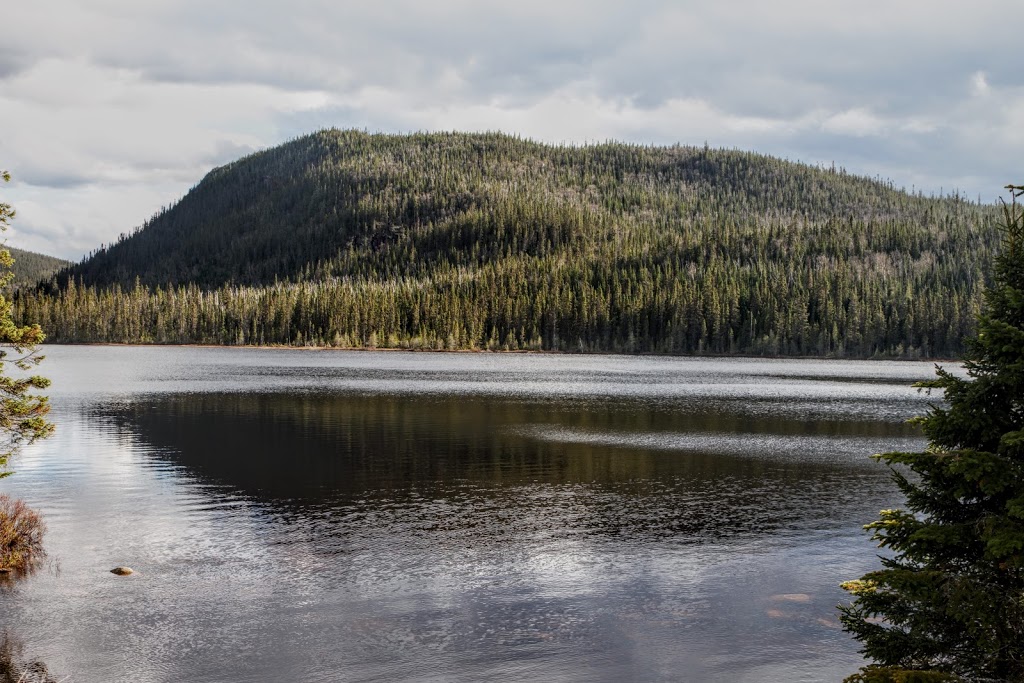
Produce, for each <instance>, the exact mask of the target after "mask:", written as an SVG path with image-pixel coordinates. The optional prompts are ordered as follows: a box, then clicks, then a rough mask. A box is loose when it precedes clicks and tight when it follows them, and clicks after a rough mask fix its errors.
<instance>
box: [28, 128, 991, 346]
mask: <svg viewBox="0 0 1024 683" xmlns="http://www.w3.org/2000/svg"><path fill="white" fill-rule="evenodd" d="M994 222H995V209H994V207H988V206H979V205H977V204H972V203H969V202H967V201H965V200H964V199H962V198H960V197H949V198H944V199H930V198H925V197H922V196H919V195H918V196H915V195H909V194H907V193H905V192H901V191H898V190H895V189H894V188H892V187H891V185H887V184H883V183H881V182H878V181H873V180H868V179H865V178H858V177H854V176H850V175H847V174H845V173H844V172H836V171H834V170H825V169H818V168H812V167H808V166H805V165H801V164H794V163H789V162H785V161H781V160H778V159H773V158H770V157H765V156H759V155H756V154H749V153H744V152H737V151H725V150H710V149H705V148H695V147H680V146H675V147H641V146H636V145H626V144H617V143H615V144H604V145H594V146H585V147H567V146H549V145H542V144H537V143H534V142H529V141H525V140H521V139H518V138H515V137H511V136H507V135H500V134H472V135H471V134H455V133H451V134H448V133H445V134H417V135H401V136H400V135H367V134H365V133H360V132H356V131H337V130H328V131H321V132H319V133H316V134H313V135H309V136H306V137H303V138H299V139H297V140H294V141H292V142H290V143H288V144H285V145H282V146H280V147H277V148H274V149H270V150H267V151H264V152H259V153H257V154H253V155H251V156H248V157H246V158H243V159H241V160H239V161H236V162H234V163H231V164H228V165H227V166H224V167H222V168H217V169H214V170H213V171H211V172H210V173H209V174H208V175H207V177H206V178H205V179H204V180H203V181H202V182H201V183H200V184H199V185H198V186H196V187H195V188H193V189H192V191H191V192H189V193H188V195H187V196H185V197H184V198H183V199H182V200H181V201H180V202H178V203H177V204H176V205H174V206H173V207H171V208H169V209H167V210H165V211H163V212H161V213H160V214H159V215H157V216H155V217H154V218H153V219H152V220H150V221H149V222H147V223H146V224H145V225H144V226H142V227H141V228H140V229H139V230H137V231H136V232H135V233H133V234H131V235H125V236H123V238H122V239H121V240H119V241H118V242H117V243H116V244H113V245H111V246H108V247H105V248H102V249H100V250H99V251H97V252H96V253H94V254H92V255H91V257H90V258H88V259H87V260H85V261H84V262H83V263H81V264H78V265H76V266H74V267H71V268H69V269H67V270H65V271H63V272H62V273H61V274H60V275H59V276H58V277H57V278H56V280H55V282H54V284H53V285H51V286H50V287H49V288H47V290H46V291H44V292H38V293H25V294H23V295H20V296H19V297H18V300H17V304H18V311H17V315H18V316H19V319H20V320H31V321H37V322H40V323H41V324H43V326H44V327H45V329H46V330H47V333H48V334H49V335H50V338H51V339H52V340H55V341H61V342H155V343H165V342H167V343H174V342H176V343H188V342H202V343H214V344H285V345H305V344H315V345H326V346H353V347H371V346H372V347H402V348H463V349H506V348H508V349H548V350H563V351H622V352H637V353H641V352H643V353H680V354H681V353H716V354H728V353H751V354H759V355H831V356H836V357H841V356H858V357H872V356H901V357H920V356H925V357H950V356H956V355H959V354H960V352H961V351H962V339H963V338H964V337H965V336H966V335H967V334H968V333H969V332H970V331H971V330H972V329H973V325H974V317H975V313H976V311H977V309H978V307H979V306H980V303H981V291H982V284H983V281H984V278H983V276H982V274H981V273H982V272H984V271H985V270H987V264H988V263H989V261H990V259H991V254H992V253H993V249H994V247H995V245H996V243H997V241H998V238H997V233H996V230H995V228H994Z"/></svg>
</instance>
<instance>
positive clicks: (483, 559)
mask: <svg viewBox="0 0 1024 683" xmlns="http://www.w3.org/2000/svg"><path fill="white" fill-rule="evenodd" d="M46 354H47V360H46V361H45V362H44V363H43V364H42V365H41V366H40V371H41V372H42V374H44V375H46V376H48V377H50V378H52V379H53V386H52V387H51V389H50V390H49V394H50V396H51V397H52V402H53V412H52V419H53V421H55V422H56V423H57V426H58V428H57V432H56V434H55V435H54V436H53V437H52V438H51V439H49V440H47V441H45V442H40V443H37V444H34V445H33V446H31V447H29V448H26V449H25V450H24V451H23V453H22V454H21V455H20V456H18V457H17V458H16V459H15V460H14V461H13V469H14V470H15V471H16V474H15V475H14V476H13V477H9V478H7V479H3V480H0V492H4V493H9V494H13V495H17V496H20V497H23V498H25V499H26V500H27V501H28V502H29V503H30V504H31V505H32V506H33V507H35V508H37V509H38V510H40V511H41V512H42V513H43V514H44V516H45V519H46V522H47V524H48V526H49V532H48V534H47V548H48V550H49V555H48V558H47V561H46V563H45V564H44V566H43V567H42V568H41V569H40V570H39V571H37V572H36V573H35V574H34V575H32V576H31V577H28V578H27V579H25V580H22V581H19V582H16V583H12V582H7V584H6V585H4V586H3V587H0V634H2V633H4V632H6V634H7V635H8V637H9V638H10V639H11V641H12V642H15V643H17V644H19V645H20V647H21V648H22V653H23V656H24V657H25V658H26V659H32V660H39V661H42V662H45V664H46V665H47V666H48V667H49V670H50V672H51V673H52V674H53V675H54V676H56V677H57V678H63V677H65V676H71V679H70V680H71V681H74V682H75V683H83V682H88V681H97V682H99V681H103V682H110V681H132V682H133V683H141V682H148V681H229V682H234V681H268V680H289V681H467V682H468V681H538V680H542V681H627V680H630V681H759V682H760V681H826V680H840V679H841V678H842V677H843V676H844V675H847V674H849V673H851V672H853V671H854V670H855V669H856V668H857V667H858V666H859V665H860V657H859V655H858V654H857V644H856V643H854V642H853V641H852V640H851V639H850V638H849V637H848V636H847V635H846V634H845V633H844V632H843V631H842V630H841V629H840V628H839V624H838V621H837V618H836V617H837V612H836V609H835V606H836V604H837V603H839V602H840V601H842V600H844V599H845V596H844V593H843V591H842V590H840V589H839V587H838V585H839V583H840V582H842V581H844V580H847V579H851V578H856V577H858V576H860V575H861V574H863V573H864V572H865V571H867V570H870V569H872V568H874V567H876V565H877V559H876V558H875V552H876V549H875V548H874V546H873V544H872V543H871V542H870V539H869V538H868V537H867V536H866V534H865V533H864V532H863V530H862V529H861V527H862V525H863V524H865V523H867V522H869V521H872V520H873V519H875V517H876V515H877V513H878V510H879V509H881V508H886V507H893V506H896V505H898V504H899V502H900V498H899V495H898V493H897V492H896V490H895V488H894V486H893V484H892V483H891V481H890V479H889V476H888V472H887V470H886V468H885V467H883V466H881V465H878V464H877V463H875V462H873V461H872V460H870V459H869V457H868V456H869V455H870V454H872V453H874V452H878V451H883V450H901V449H917V448H920V447H921V446H922V445H923V440H922V439H921V438H920V436H919V435H918V434H917V433H916V431H915V430H914V429H913V428H911V427H909V426H908V425H906V424H905V423H904V421H905V420H906V419H907V418H909V417H911V416H913V415H915V414H919V413H921V412H922V411H923V410H925V409H926V408H927V406H928V404H929V402H931V401H934V400H935V397H929V396H927V395H925V394H922V393H919V392H918V391H916V390H915V389H912V388H911V387H910V384H911V383H912V382H914V381H917V380H921V379H927V378H930V377H932V376H933V374H934V373H933V365H932V364H931V363H917V362H882V361H870V362H869V361H826V360H760V359H698V358H664V357H629V356H601V355H586V356H583V355H580V356H576V355H524V354H469V353H467V354H461V353H454V354H439V353H397V352H342V351H311V350H283V349H218V348H177V347H87V346H81V347H60V346H49V347H47V348H46ZM117 565H128V566H131V567H133V568H134V569H135V570H136V572H137V573H136V574H134V575H132V576H129V577H117V576H114V575H112V574H110V573H109V570H110V569H111V568H112V567H115V566H117Z"/></svg>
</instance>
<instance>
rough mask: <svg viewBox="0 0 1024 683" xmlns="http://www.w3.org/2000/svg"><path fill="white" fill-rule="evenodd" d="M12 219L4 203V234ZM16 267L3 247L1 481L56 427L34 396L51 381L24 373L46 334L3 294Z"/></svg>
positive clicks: (43, 400)
mask: <svg viewBox="0 0 1024 683" xmlns="http://www.w3.org/2000/svg"><path fill="white" fill-rule="evenodd" d="M10 179H11V176H10V174H9V173H8V172H7V171H0V180H3V182H8V181H10ZM12 218H14V209H13V208H12V207H11V205H10V204H8V203H6V202H0V231H3V230H6V229H7V226H8V223H9V222H10V220H11V219H12ZM12 265H14V259H12V258H11V253H10V252H9V251H8V250H7V249H4V248H3V246H2V244H0V478H2V477H5V476H7V475H8V474H10V472H8V471H7V469H6V466H7V460H8V458H9V457H10V456H11V455H12V454H13V453H14V451H15V450H16V449H17V447H18V446H20V445H21V444H23V443H30V442H32V441H34V440H36V439H39V438H43V437H46V436H48V435H49V434H50V433H51V432H52V431H53V424H52V423H50V422H47V421H46V414H47V413H48V412H50V404H49V401H48V399H47V397H46V396H40V395H38V394H33V393H31V392H32V390H33V389H45V388H46V387H48V386H49V385H50V380H48V379H46V378H45V377H40V376H38V375H31V376H26V375H25V374H24V372H25V371H27V370H29V369H31V368H33V367H35V366H36V365H38V364H39V362H40V361H42V360H43V357H42V356H40V355H39V354H38V353H37V346H38V345H39V344H41V343H42V341H43V338H44V335H43V331H42V330H41V329H40V327H39V325H35V324H32V325H18V324H16V323H15V321H14V317H13V308H14V307H13V304H12V303H11V301H10V299H9V298H8V297H7V296H6V295H5V294H4V292H3V291H2V290H3V289H4V288H5V287H7V286H8V285H9V284H10V282H11V279H12V278H13V277H14V275H13V274H12V273H11V270H10V269H11V266H12ZM12 365H13V366H14V367H15V368H18V369H19V370H21V371H22V373H21V374H20V375H17V376H12V375H7V374H5V372H4V371H5V369H6V368H7V367H10V366H12ZM2 521H3V518H0V522H2ZM0 550H2V549H0ZM0 559H2V558H0Z"/></svg>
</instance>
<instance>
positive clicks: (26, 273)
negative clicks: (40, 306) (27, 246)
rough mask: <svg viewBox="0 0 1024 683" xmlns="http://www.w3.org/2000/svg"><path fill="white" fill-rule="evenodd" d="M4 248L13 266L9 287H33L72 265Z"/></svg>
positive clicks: (20, 250) (63, 260) (52, 258)
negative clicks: (12, 260) (12, 275)
mask: <svg viewBox="0 0 1024 683" xmlns="http://www.w3.org/2000/svg"><path fill="white" fill-rule="evenodd" d="M4 248H5V249H7V251H9V252H11V257H12V258H13V259H14V266H13V267H12V268H11V272H13V273H14V279H13V280H11V285H12V286H13V287H16V288H20V287H34V286H35V285H37V284H38V283H39V282H40V281H42V280H47V279H49V278H51V277H52V276H53V275H54V274H55V273H57V272H58V271H59V270H62V269H64V268H67V267H69V266H71V265H72V264H71V262H70V261H68V260H67V259H61V258H57V257H56V256H47V255H45V254H37V253H36V252H34V251H25V250H24V249H17V248H15V247H11V246H7V247H4Z"/></svg>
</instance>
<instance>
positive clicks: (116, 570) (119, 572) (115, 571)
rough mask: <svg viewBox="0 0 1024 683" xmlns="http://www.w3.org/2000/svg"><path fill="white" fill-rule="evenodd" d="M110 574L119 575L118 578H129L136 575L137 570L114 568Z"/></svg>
mask: <svg viewBox="0 0 1024 683" xmlns="http://www.w3.org/2000/svg"><path fill="white" fill-rule="evenodd" d="M110 573H111V574H117V575H118V576H128V575H129V574H134V573H135V570H134V569H132V568H131V567H114V568H113V569H111V570H110Z"/></svg>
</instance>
